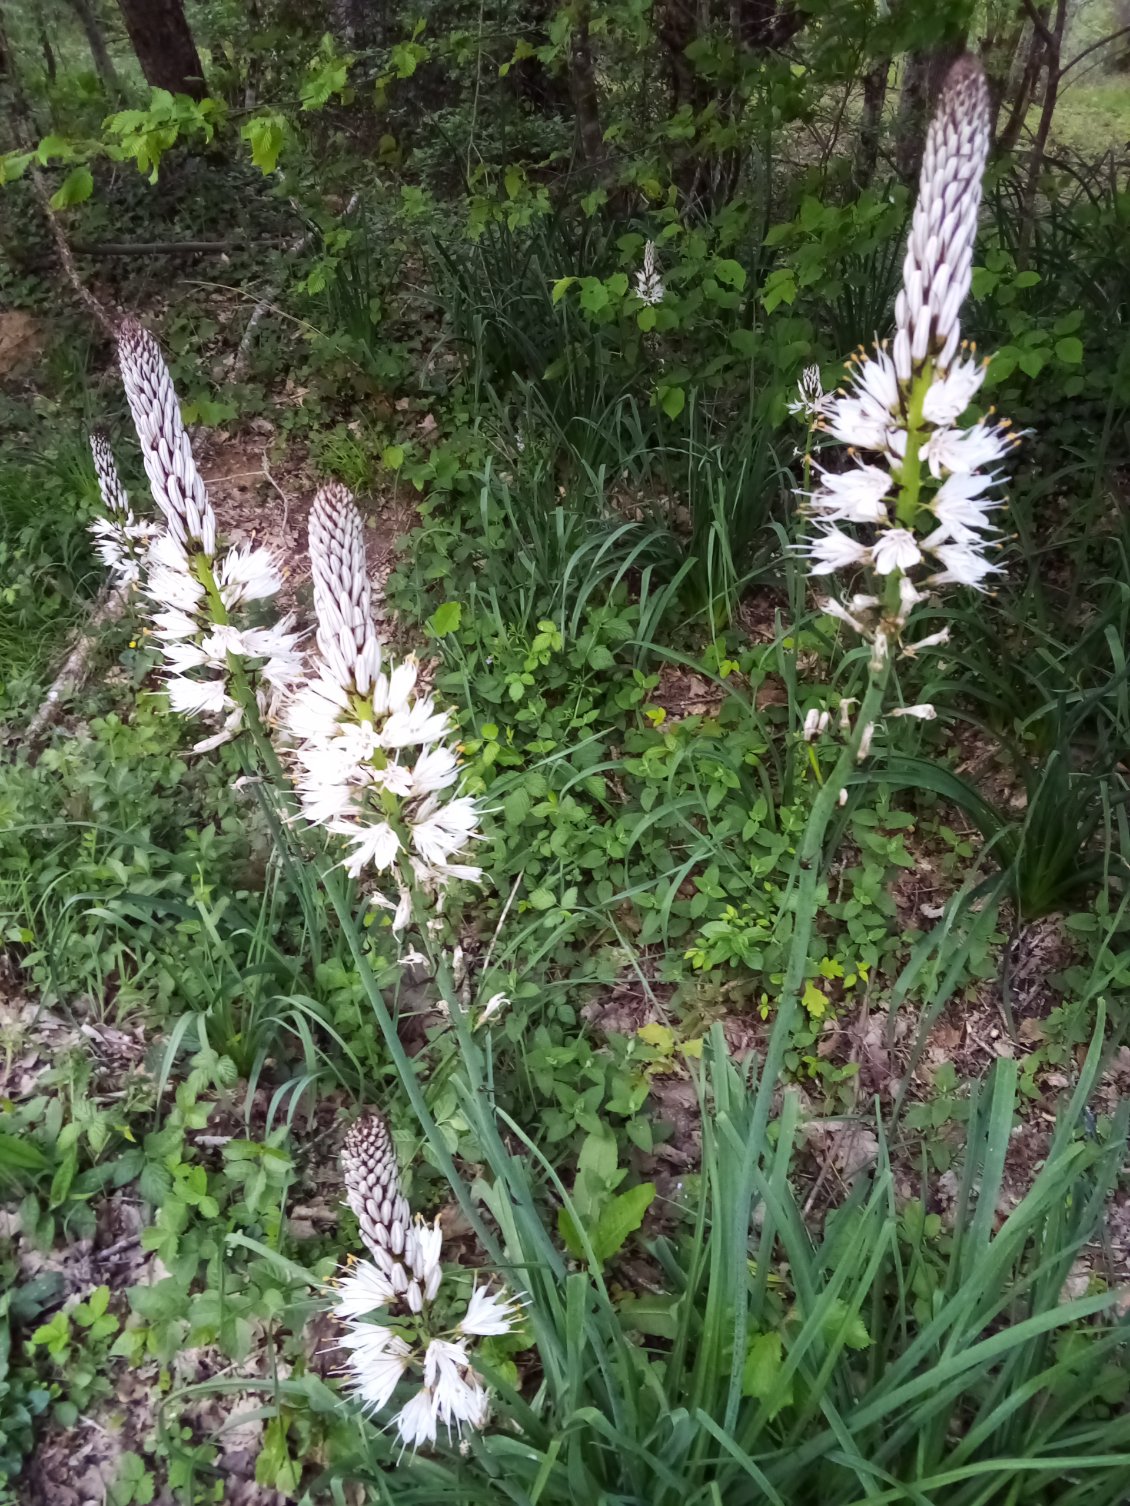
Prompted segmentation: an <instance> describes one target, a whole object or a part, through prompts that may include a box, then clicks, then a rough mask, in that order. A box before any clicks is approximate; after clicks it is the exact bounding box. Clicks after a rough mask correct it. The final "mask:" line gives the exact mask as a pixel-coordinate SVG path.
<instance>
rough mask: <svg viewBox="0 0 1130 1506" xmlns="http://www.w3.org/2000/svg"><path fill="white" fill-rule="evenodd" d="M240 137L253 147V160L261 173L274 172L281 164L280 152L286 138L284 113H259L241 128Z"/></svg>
mask: <svg viewBox="0 0 1130 1506" xmlns="http://www.w3.org/2000/svg"><path fill="white" fill-rule="evenodd" d="M239 134H240V137H241V138H242V139H243V140H244V141H246V142H247V143H248V145H249V146H250V147H251V160H252V162H253V163H254V164H255V166H256V167H257V168H258V169H259V171H260V172H261V173H263V174H264V175H266V174H267V173H273V172H274V170H275V168H276V167H278V165H279V153H280V152H281V151H282V149H283V142H284V141H285V140H286V120H285V118H284V117H283V116H282V115H278V114H270V115H257V116H255V118H254V119H253V120H248V121H246V122H245V124H244V125H243V126H242V128H241V129H240V133H239Z"/></svg>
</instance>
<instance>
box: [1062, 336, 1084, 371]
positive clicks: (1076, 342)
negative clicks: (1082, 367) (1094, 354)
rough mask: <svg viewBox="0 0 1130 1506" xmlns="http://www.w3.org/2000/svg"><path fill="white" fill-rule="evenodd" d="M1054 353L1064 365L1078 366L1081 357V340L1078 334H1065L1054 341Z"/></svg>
mask: <svg viewBox="0 0 1130 1506" xmlns="http://www.w3.org/2000/svg"><path fill="white" fill-rule="evenodd" d="M1055 353H1056V356H1057V357H1058V359H1059V360H1061V361H1062V362H1063V363H1064V365H1065V366H1078V364H1079V362H1080V361H1081V360H1082V359H1083V342H1082V340H1080V339H1079V337H1078V335H1065V336H1064V337H1063V339H1062V340H1057V341H1056V342H1055Z"/></svg>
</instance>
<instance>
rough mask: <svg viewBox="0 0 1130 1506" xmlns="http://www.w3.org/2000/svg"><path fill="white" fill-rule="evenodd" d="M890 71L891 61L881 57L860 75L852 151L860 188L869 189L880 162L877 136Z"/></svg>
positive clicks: (881, 120)
mask: <svg viewBox="0 0 1130 1506" xmlns="http://www.w3.org/2000/svg"><path fill="white" fill-rule="evenodd" d="M890 72H891V60H890V58H889V57H883V58H879V59H878V60H877V61H876V63H875V64H874V66H873V67H871V68H869V69H868V70H867V72H866V73H865V74H864V75H863V114H862V116H861V117H860V122H859V145H858V146H857V148H856V153H855V181H856V183H857V184H858V185H859V187H860V188H870V186H871V183H872V180H873V179H874V177H875V168H876V166H877V165H878V162H879V136H880V132H881V130H882V124H883V106H884V104H886V101H887V80H888V78H889V77H890Z"/></svg>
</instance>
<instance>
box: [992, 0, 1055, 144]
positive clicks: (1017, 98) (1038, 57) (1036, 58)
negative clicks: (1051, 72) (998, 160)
mask: <svg viewBox="0 0 1130 1506" xmlns="http://www.w3.org/2000/svg"><path fill="white" fill-rule="evenodd" d="M1037 15H1038V16H1039V17H1040V19H1041V21H1043V22H1044V23H1045V25H1046V23H1047V18H1048V7H1047V6H1046V5H1041V6H1040V7H1039V8H1038V10H1037ZM1046 57H1047V46H1046V44H1045V42H1044V40H1043V38H1042V37H1041V36H1040V34H1039V32H1038V31H1037V30H1035V29H1033V32H1032V36H1031V38H1030V39H1029V42H1028V54H1027V57H1026V58H1025V61H1024V69H1023V71H1022V73H1021V75H1020V81H1019V83H1018V84H1017V86H1016V94H1015V95H1014V97H1013V101H1012V108H1011V110H1010V111H1009V116H1008V120H1007V121H1006V122H1005V127H1004V130H1003V131H1001V133H1000V135H999V136H998V138H997V151H998V152H1000V153H1001V154H1002V155H1003V154H1004V153H1005V152H1011V151H1015V149H1016V143H1017V142H1018V141H1019V140H1020V133H1021V131H1022V130H1023V129H1024V122H1025V120H1026V119H1027V118H1028V106H1029V105H1030V104H1031V103H1032V91H1033V90H1034V89H1035V87H1036V80H1037V78H1039V76H1040V69H1041V68H1042V67H1043V66H1044V61H1045V59H1046Z"/></svg>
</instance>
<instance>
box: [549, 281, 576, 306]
mask: <svg viewBox="0 0 1130 1506" xmlns="http://www.w3.org/2000/svg"><path fill="white" fill-rule="evenodd" d="M576 280H577V279H576V278H575V277H559V278H558V279H557V281H556V282H555V283H554V284H553V293H552V295H551V296H552V299H553V302H554V303H560V302H561V300H562V298H564V297H565V294H566V293H567V292H568V291H569V289H570V288H571V287H572V286H573V284H574V283H575V282H576Z"/></svg>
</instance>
